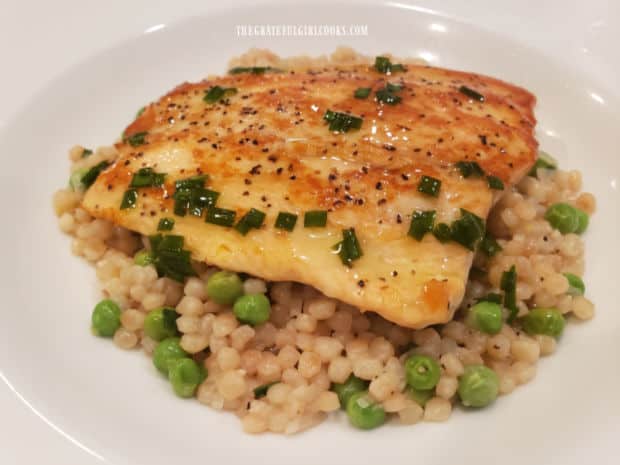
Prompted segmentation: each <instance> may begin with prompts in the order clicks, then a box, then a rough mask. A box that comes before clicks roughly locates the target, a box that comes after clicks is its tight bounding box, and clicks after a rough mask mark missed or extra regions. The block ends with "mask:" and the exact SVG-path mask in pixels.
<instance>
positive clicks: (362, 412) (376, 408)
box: [346, 391, 385, 429]
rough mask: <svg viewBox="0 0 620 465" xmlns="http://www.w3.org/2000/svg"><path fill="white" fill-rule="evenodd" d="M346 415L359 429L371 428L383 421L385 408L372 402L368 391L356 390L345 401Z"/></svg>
mask: <svg viewBox="0 0 620 465" xmlns="http://www.w3.org/2000/svg"><path fill="white" fill-rule="evenodd" d="M346 410H347V416H348V417H349V421H350V422H351V424H352V425H353V426H355V427H356V428H359V429H373V428H376V427H378V426H381V425H382V424H383V423H385V410H383V407H381V405H379V404H377V403H376V402H374V401H373V400H372V399H371V398H370V396H369V395H368V391H361V392H356V393H355V394H353V395H352V396H351V397H350V398H349V400H348V401H347V408H346Z"/></svg>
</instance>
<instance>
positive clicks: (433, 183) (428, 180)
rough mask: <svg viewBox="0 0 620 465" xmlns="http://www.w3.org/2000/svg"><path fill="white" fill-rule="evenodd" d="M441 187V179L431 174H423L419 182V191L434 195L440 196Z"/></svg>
mask: <svg viewBox="0 0 620 465" xmlns="http://www.w3.org/2000/svg"><path fill="white" fill-rule="evenodd" d="M440 189H441V181H440V180H439V179H435V178H433V177H431V176H422V178H421V179H420V183H419V184H418V192H422V193H423V194H426V195H430V196H432V197H438V196H439V190H440Z"/></svg>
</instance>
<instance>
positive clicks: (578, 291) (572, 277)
mask: <svg viewBox="0 0 620 465" xmlns="http://www.w3.org/2000/svg"><path fill="white" fill-rule="evenodd" d="M564 277H566V280H567V281H568V291H566V293H567V294H568V295H572V296H577V295H584V294H585V292H586V285H585V284H584V283H583V280H582V279H581V278H580V277H579V276H577V275H576V274H572V273H564Z"/></svg>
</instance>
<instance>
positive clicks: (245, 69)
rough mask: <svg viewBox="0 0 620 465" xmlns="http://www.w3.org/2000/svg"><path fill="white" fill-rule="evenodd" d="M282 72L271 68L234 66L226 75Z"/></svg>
mask: <svg viewBox="0 0 620 465" xmlns="http://www.w3.org/2000/svg"><path fill="white" fill-rule="evenodd" d="M281 72H282V70H281V69H278V68H273V67H271V66H236V67H234V68H231V69H229V70H228V74H242V73H249V74H265V73H281Z"/></svg>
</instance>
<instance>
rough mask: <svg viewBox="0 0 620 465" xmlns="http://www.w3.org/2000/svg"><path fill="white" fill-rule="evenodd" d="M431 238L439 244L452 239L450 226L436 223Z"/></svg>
mask: <svg viewBox="0 0 620 465" xmlns="http://www.w3.org/2000/svg"><path fill="white" fill-rule="evenodd" d="M433 236H435V237H436V238H437V240H438V241H439V242H441V243H445V242H448V241H449V240H450V239H452V232H451V231H450V226H449V225H447V224H446V223H438V224H436V225H435V227H434V228H433Z"/></svg>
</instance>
